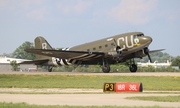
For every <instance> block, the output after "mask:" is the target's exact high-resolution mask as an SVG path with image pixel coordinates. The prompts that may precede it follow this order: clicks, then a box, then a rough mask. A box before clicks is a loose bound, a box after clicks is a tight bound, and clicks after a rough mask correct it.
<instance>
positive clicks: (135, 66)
mask: <svg viewBox="0 0 180 108" xmlns="http://www.w3.org/2000/svg"><path fill="white" fill-rule="evenodd" d="M129 70H130V71H131V72H132V73H135V72H136V71H137V65H135V64H131V65H130V66H129Z"/></svg>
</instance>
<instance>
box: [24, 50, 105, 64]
mask: <svg viewBox="0 0 180 108" xmlns="http://www.w3.org/2000/svg"><path fill="white" fill-rule="evenodd" d="M25 51H26V52H28V53H33V54H39V55H44V56H49V57H56V58H61V59H73V60H81V61H86V60H91V59H94V58H99V57H102V56H104V55H105V53H104V52H88V51H64V50H47V49H26V50H25Z"/></svg>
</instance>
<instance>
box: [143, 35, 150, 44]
mask: <svg viewBox="0 0 180 108" xmlns="http://www.w3.org/2000/svg"><path fill="white" fill-rule="evenodd" d="M142 41H144V42H146V43H151V42H152V38H151V37H150V36H144V37H142Z"/></svg>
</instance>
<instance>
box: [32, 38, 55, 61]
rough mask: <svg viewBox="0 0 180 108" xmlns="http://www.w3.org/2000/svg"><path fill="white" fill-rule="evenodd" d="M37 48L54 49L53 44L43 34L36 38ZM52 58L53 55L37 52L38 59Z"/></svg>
mask: <svg viewBox="0 0 180 108" xmlns="http://www.w3.org/2000/svg"><path fill="white" fill-rule="evenodd" d="M34 43H35V49H53V48H52V47H51V45H50V44H49V43H48V42H47V41H46V39H44V37H42V36H38V37H36V38H35V39H34ZM43 59H51V57H47V56H43V55H38V54H36V60H43Z"/></svg>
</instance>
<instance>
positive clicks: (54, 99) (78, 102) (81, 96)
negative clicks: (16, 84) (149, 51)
mask: <svg viewBox="0 0 180 108" xmlns="http://www.w3.org/2000/svg"><path fill="white" fill-rule="evenodd" d="M0 74H28V75H37V74H48V75H62V74H68V75H120V76H178V77H179V76H180V73H168V72H160V73H150V72H144V73H88V72H0ZM177 86H179V85H177ZM5 91H6V92H5ZM0 92H1V94H0V101H1V102H13V103H16V102H26V103H28V104H37V105H70V106H105V105H108V106H109V105H110V106H131V107H133V106H161V107H176V108H177V107H179V108H180V102H154V101H140V100H128V99H125V98H126V97H133V96H179V97H180V91H166V92H168V93H167V94H165V93H153V92H156V91H149V92H146V91H144V92H143V93H103V90H101V89H76V88H73V89H71V88H69V89H58V88H57V89H53V88H52V89H51V88H50V89H28V88H1V89H0ZM13 92H14V93H13ZM23 92H27V94H26V93H25V94H24V93H23ZM28 92H30V93H28ZM32 92H33V93H35V94H31V93H32ZM159 92H163V91H159ZM171 92H177V93H174V94H173V93H171ZM11 93H12V94H11ZM16 93H18V94H16ZM44 93H47V94H44Z"/></svg>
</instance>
